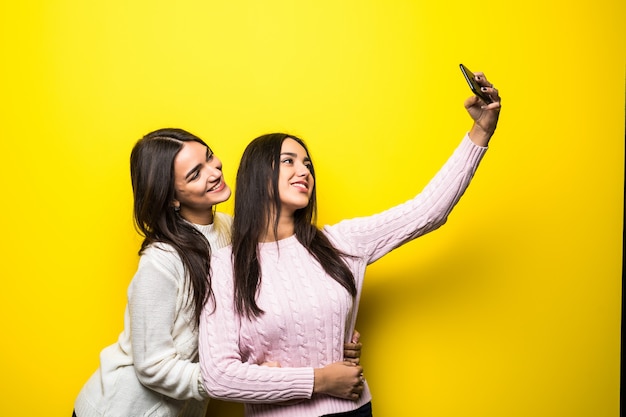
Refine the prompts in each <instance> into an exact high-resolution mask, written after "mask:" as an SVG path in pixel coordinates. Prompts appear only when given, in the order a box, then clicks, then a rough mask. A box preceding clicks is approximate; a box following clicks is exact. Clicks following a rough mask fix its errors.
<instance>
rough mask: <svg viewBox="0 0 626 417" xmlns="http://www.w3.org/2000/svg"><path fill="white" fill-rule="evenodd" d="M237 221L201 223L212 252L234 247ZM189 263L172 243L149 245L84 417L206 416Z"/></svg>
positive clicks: (82, 398) (82, 399)
mask: <svg viewBox="0 0 626 417" xmlns="http://www.w3.org/2000/svg"><path fill="white" fill-rule="evenodd" d="M231 225H232V218H231V217H230V216H228V215H226V214H223V213H216V215H215V219H214V221H213V224H211V225H208V226H199V225H195V226H196V227H197V228H198V230H200V231H201V232H202V234H204V236H205V237H206V238H207V239H208V240H209V244H210V245H211V248H212V250H214V251H215V250H217V249H219V248H223V247H224V246H226V245H228V244H230V238H231V233H230V230H231ZM193 321H194V318H193V306H192V303H191V299H190V298H189V297H188V291H187V285H186V279H185V276H184V273H183V264H182V262H181V261H180V258H179V256H178V254H177V253H176V251H175V250H174V249H173V248H172V247H171V246H169V245H165V244H159V245H154V246H152V247H150V248H148V249H147V250H146V251H145V252H144V254H143V255H142V256H141V258H140V260H139V266H138V268H137V272H136V273H135V276H134V277H133V279H132V281H131V283H130V285H129V287H128V304H127V306H126V311H125V315H124V330H123V331H122V333H121V334H120V336H119V339H118V341H117V343H114V344H112V345H110V346H108V347H106V348H104V349H103V350H102V352H101V353H100V367H99V368H98V370H97V371H96V372H95V373H94V374H93V375H92V376H91V378H90V379H89V380H88V381H87V382H86V383H85V385H84V386H83V388H82V390H81V391H80V393H79V394H78V397H77V399H76V402H75V404H74V407H75V411H76V415H77V416H78V417H139V416H146V417H147V416H159V417H176V416H194V417H204V414H205V409H206V405H207V403H208V401H207V398H206V397H207V396H206V394H205V393H203V392H201V391H199V386H200V385H199V384H200V382H199V378H200V366H199V364H198V362H197V355H198V330H197V326H194V325H193Z"/></svg>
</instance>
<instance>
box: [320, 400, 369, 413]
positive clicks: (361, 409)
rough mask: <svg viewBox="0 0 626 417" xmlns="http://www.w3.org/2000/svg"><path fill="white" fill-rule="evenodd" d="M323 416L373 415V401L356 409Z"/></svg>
mask: <svg viewBox="0 0 626 417" xmlns="http://www.w3.org/2000/svg"><path fill="white" fill-rule="evenodd" d="M322 417H372V403H371V402H369V403H367V404H365V405H363V406H361V407H359V408H357V409H356V410H353V411H347V412H345V413H336V414H326V415H323V416H322Z"/></svg>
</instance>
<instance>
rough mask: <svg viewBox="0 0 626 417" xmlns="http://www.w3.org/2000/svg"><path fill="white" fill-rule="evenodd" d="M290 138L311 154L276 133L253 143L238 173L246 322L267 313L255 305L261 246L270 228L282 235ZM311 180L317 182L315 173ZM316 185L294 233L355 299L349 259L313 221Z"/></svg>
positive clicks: (239, 303) (236, 261)
mask: <svg viewBox="0 0 626 417" xmlns="http://www.w3.org/2000/svg"><path fill="white" fill-rule="evenodd" d="M287 138H291V139H293V140H295V141H296V142H298V143H299V144H300V145H302V147H304V149H305V151H306V152H307V154H308V155H309V156H310V154H309V151H308V149H307V147H306V145H305V144H304V142H303V141H302V140H301V139H299V138H297V137H295V136H293V135H288V134H286V133H271V134H267V135H263V136H259V137H258V138H256V139H254V140H253V141H252V142H251V143H250V144H249V145H248V147H247V148H246V150H245V151H244V153H243V156H242V158H241V162H240V165H239V169H238V171H237V183H236V187H235V216H234V221H233V235H232V243H233V268H234V277H235V300H234V301H235V309H236V311H237V312H238V313H239V314H240V315H242V316H245V317H248V318H252V317H258V316H260V315H261V314H263V310H261V308H259V306H258V305H257V303H256V296H257V294H258V289H259V285H260V284H261V279H262V277H261V266H260V264H259V252H258V242H259V241H260V240H261V238H262V236H263V235H265V233H266V232H267V227H268V226H270V225H271V226H272V227H273V228H274V234H275V235H276V234H277V231H278V219H279V217H280V212H281V202H280V196H279V193H278V175H279V170H280V151H281V147H282V144H283V142H284V141H285V139H287ZM311 175H312V176H313V178H315V171H314V168H313V167H312V168H311ZM315 188H316V184H314V186H313V190H312V194H311V198H310V199H309V204H308V205H307V206H306V207H305V208H302V209H299V210H296V211H295V213H294V217H295V219H294V223H295V224H294V231H295V235H296V238H297V239H298V241H299V242H300V243H301V244H302V245H303V246H304V247H305V248H306V249H307V250H308V251H309V253H310V254H311V255H312V256H313V257H314V258H315V259H316V260H317V261H318V262H319V264H320V265H321V266H322V267H323V268H324V270H325V271H326V273H327V274H328V275H330V276H331V277H332V278H333V279H335V280H336V281H337V282H338V283H339V284H341V285H342V286H343V287H344V288H345V289H346V290H347V291H348V292H349V293H350V294H351V295H352V296H353V297H354V296H355V295H356V285H355V282H354V276H353V274H352V272H351V271H350V269H349V268H348V266H347V265H346V263H345V262H344V261H343V259H342V257H344V256H348V255H346V254H344V253H342V252H340V251H339V250H338V249H336V248H335V247H334V246H333V245H332V243H331V242H330V241H329V240H328V238H327V237H326V235H325V234H324V233H322V231H321V230H319V229H318V228H317V227H316V226H315V224H314V222H315V219H316V215H317V202H316V193H315Z"/></svg>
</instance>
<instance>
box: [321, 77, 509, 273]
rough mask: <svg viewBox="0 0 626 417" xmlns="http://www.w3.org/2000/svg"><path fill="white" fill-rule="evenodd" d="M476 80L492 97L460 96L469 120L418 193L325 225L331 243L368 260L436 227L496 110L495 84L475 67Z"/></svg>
mask: <svg viewBox="0 0 626 417" xmlns="http://www.w3.org/2000/svg"><path fill="white" fill-rule="evenodd" d="M476 79H477V81H478V83H479V84H480V85H481V86H483V89H484V90H485V92H487V93H488V94H489V95H490V96H491V97H492V98H493V100H494V101H493V103H491V104H489V105H486V104H485V103H484V102H483V101H481V100H480V99H479V98H478V97H476V96H472V97H470V98H468V99H467V100H465V103H464V105H465V108H466V110H467V111H468V113H469V115H470V116H471V118H472V119H473V121H474V123H473V125H472V127H471V129H470V131H469V133H468V134H467V135H466V137H465V138H464V139H463V141H462V142H461V144H460V145H459V146H458V148H457V149H456V150H455V152H454V153H453V155H452V156H451V157H450V158H449V159H448V161H447V162H446V164H445V165H444V166H443V167H442V168H441V169H440V170H439V172H438V173H437V174H436V175H435V177H433V179H432V180H431V181H430V182H429V183H428V185H427V186H426V187H425V188H424V189H423V190H422V192H420V193H419V194H418V195H417V196H415V197H414V198H412V199H411V200H409V201H407V202H406V203H404V204H401V205H399V206H396V207H393V208H391V209H389V210H387V211H385V212H383V213H379V214H376V215H374V216H369V217H364V218H357V219H350V220H345V221H343V222H341V223H339V224H337V225H335V226H330V227H326V228H325V232H327V233H328V235H329V237H330V238H331V239H332V240H333V241H334V242H335V244H336V246H337V247H339V248H342V249H343V250H347V249H346V248H350V250H347V251H348V252H349V253H351V254H352V255H356V256H359V257H363V258H364V259H365V260H366V261H367V262H368V263H372V262H374V261H375V260H377V259H379V258H380V257H382V256H383V255H385V254H387V253H388V252H390V251H391V250H393V249H395V248H397V247H399V246H401V245H403V244H404V243H406V242H409V241H410V240H412V239H415V238H417V237H419V236H421V235H424V234H426V233H429V232H431V231H433V230H436V229H437V228H439V227H440V226H442V225H443V224H445V222H446V221H447V219H448V216H449V214H450V212H451V211H452V209H453V208H454V207H455V205H456V204H457V203H458V201H459V200H460V198H461V196H462V195H463V194H464V192H465V190H466V189H467V187H468V186H469V184H470V181H471V180H472V178H473V176H474V173H475V171H476V169H477V168H478V165H479V164H480V161H481V160H482V157H483V155H484V154H485V152H486V150H487V148H486V146H487V145H488V144H489V141H490V139H491V137H492V136H493V134H494V132H495V130H496V126H497V123H498V118H499V115H500V108H501V100H500V96H499V94H498V90H497V89H496V88H495V87H493V85H492V84H491V83H490V82H489V81H487V79H486V78H485V76H484V74H483V73H481V72H477V73H476Z"/></svg>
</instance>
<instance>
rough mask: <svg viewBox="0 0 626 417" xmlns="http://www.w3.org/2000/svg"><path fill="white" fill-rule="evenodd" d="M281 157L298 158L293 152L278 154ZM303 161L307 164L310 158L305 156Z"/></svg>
mask: <svg viewBox="0 0 626 417" xmlns="http://www.w3.org/2000/svg"><path fill="white" fill-rule="evenodd" d="M283 155H286V156H292V157H294V158H297V157H298V154H297V153H295V152H281V153H280V156H283ZM304 160H305V161H308V162H311V158H309V157H308V156H306V157H305V158H304Z"/></svg>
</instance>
